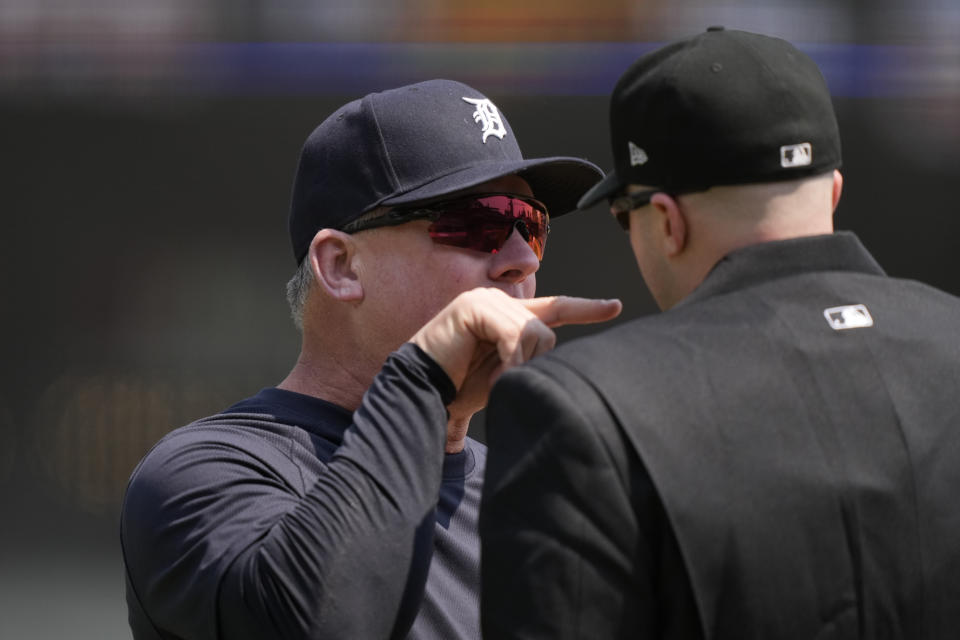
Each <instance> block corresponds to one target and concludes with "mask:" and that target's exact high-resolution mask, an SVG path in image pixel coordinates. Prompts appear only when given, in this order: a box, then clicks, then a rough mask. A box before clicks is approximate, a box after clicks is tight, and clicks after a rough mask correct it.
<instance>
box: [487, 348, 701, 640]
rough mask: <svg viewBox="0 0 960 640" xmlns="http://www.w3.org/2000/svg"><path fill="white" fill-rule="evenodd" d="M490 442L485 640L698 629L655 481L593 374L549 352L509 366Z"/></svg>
mask: <svg viewBox="0 0 960 640" xmlns="http://www.w3.org/2000/svg"><path fill="white" fill-rule="evenodd" d="M487 446H488V463H487V472H486V479H485V485H484V496H483V502H482V505H481V512H480V535H481V541H482V553H481V563H482V565H481V566H482V606H481V619H482V627H483V635H484V637H485V638H496V639H498V640H502V639H510V638H551V639H558V638H559V639H565V638H647V637H697V633H696V629H697V626H696V623H697V618H696V615H695V612H693V615H692V617H691V619H690V623H685V622H682V621H681V622H680V624H683V625H685V624H691V623H692V625H691V627H690V630H691V635H689V636H684V635H683V633H682V630H680V629H677V628H674V627H673V625H674V624H675V621H676V620H677V619H678V617H682V616H677V615H674V614H673V611H672V609H673V608H675V607H686V608H688V611H687V612H686V613H688V614H689V613H691V611H689V608H690V607H692V596H691V594H690V590H689V585H688V584H685V583H684V581H685V580H686V578H685V577H684V576H683V575H682V568H681V567H679V566H678V565H680V564H681V561H680V555H679V551H678V550H677V546H676V540H675V539H674V538H673V537H672V534H671V532H670V529H669V525H668V524H667V521H666V518H665V515H664V512H663V508H662V505H661V504H660V502H659V498H658V497H657V494H656V492H655V490H654V487H653V484H652V482H651V481H650V478H649V475H648V474H647V473H646V471H645V469H644V468H643V465H642V463H641V461H640V459H639V457H638V456H637V454H636V453H635V452H634V450H633V449H632V448H631V447H630V446H629V444H628V443H627V442H626V439H625V438H624V436H623V434H622V431H621V429H620V427H619V425H618V424H617V422H616V420H615V419H614V417H613V416H612V415H611V413H610V412H609V411H608V410H607V408H606V406H605V404H604V402H603V398H602V396H601V395H600V394H599V393H598V392H597V390H596V389H594V388H593V387H592V386H591V385H590V384H589V383H588V382H587V381H586V380H585V379H584V378H582V377H581V376H580V375H579V374H577V373H576V372H575V371H573V370H571V369H569V368H568V367H567V366H566V365H564V364H563V363H562V362H559V361H556V360H551V359H550V356H547V357H546V358H538V359H536V360H534V361H533V363H531V364H530V365H528V366H524V367H520V368H517V369H513V370H511V371H509V372H507V373H506V374H504V375H503V376H502V377H501V379H500V380H499V381H498V382H497V384H496V386H495V387H494V389H493V392H492V394H491V398H490V403H489V406H488V408H487ZM678 572H679V573H678ZM677 585H679V587H682V589H681V588H679V587H678V586H677ZM681 592H682V593H681ZM677 594H680V595H681V597H678V598H674V597H673V596H675V595H677ZM664 634H665V635H664Z"/></svg>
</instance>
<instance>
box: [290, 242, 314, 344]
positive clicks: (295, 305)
mask: <svg viewBox="0 0 960 640" xmlns="http://www.w3.org/2000/svg"><path fill="white" fill-rule="evenodd" d="M312 284H313V271H311V269H310V256H309V255H307V256H306V257H304V259H303V260H301V261H300V266H299V267H297V271H296V273H294V274H293V277H292V278H290V281H289V282H287V303H288V304H289V305H290V317H291V318H293V324H295V325H297V329H299V330H300V331H301V332H302V331H303V308H304V306H306V304H307V295H308V294H309V293H310V287H311V285H312Z"/></svg>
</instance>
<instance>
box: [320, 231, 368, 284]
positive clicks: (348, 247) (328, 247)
mask: <svg viewBox="0 0 960 640" xmlns="http://www.w3.org/2000/svg"><path fill="white" fill-rule="evenodd" d="M355 255H356V244H355V243H354V241H353V238H352V237H350V235H349V234H346V233H343V232H342V231H336V230H334V229H321V230H320V231H318V232H317V234H316V235H315V236H313V241H312V242H311V243H310V249H309V250H308V251H307V259H308V260H310V270H311V271H312V272H313V278H314V280H316V281H317V284H319V285H320V287H321V288H322V289H323V291H324V292H325V293H326V294H327V295H328V296H330V297H331V298H333V299H335V300H340V301H343V302H348V301H354V300H363V285H362V284H361V283H360V278H359V277H358V275H357V272H356V270H355V267H354V257H355Z"/></svg>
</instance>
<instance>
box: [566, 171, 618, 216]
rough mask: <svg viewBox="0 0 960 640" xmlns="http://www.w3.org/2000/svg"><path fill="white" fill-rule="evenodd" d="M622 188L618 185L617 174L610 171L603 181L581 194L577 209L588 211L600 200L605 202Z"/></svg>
mask: <svg viewBox="0 0 960 640" xmlns="http://www.w3.org/2000/svg"><path fill="white" fill-rule="evenodd" d="M622 187H623V185H621V184H620V179H619V178H618V177H617V172H616V171H611V172H610V173H608V174H607V175H606V176H604V178H603V180H601V181H600V182H598V183H597V184H595V185H593V188H591V189H590V190H589V191H587V192H586V193H585V194H583V197H582V198H580V200H579V202H577V209H589V208H590V207H592V206H593V205H595V204H597V203H598V202H600V201H601V200H606V199H607V198H609V197H610V196H612V195H613V194H615V193H617V192H618V191H620V189H621V188H622Z"/></svg>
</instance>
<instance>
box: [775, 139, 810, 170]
mask: <svg viewBox="0 0 960 640" xmlns="http://www.w3.org/2000/svg"><path fill="white" fill-rule="evenodd" d="M812 162H813V147H812V146H811V145H810V143H809V142H801V143H800V144H786V145H783V146H782V147H780V166H782V167H783V168H784V169H789V168H791V167H806V166H808V165H809V164H811V163H812Z"/></svg>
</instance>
